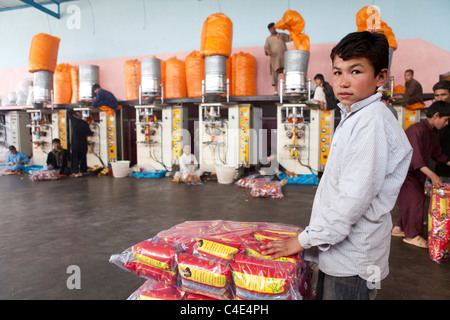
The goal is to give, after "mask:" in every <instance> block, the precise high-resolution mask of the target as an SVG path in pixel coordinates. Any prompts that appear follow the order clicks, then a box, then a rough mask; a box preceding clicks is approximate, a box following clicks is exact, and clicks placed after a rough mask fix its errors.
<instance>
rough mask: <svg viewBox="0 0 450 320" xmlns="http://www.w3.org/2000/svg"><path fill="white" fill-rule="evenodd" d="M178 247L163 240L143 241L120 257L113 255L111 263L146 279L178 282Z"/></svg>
mask: <svg viewBox="0 0 450 320" xmlns="http://www.w3.org/2000/svg"><path fill="white" fill-rule="evenodd" d="M176 254H177V251H176V247H175V246H173V245H172V244H171V243H169V242H166V241H164V240H163V239H161V238H151V239H149V240H145V241H142V242H140V243H138V244H136V245H134V246H132V247H130V248H128V249H127V250H125V251H124V252H122V253H121V254H120V255H112V256H111V258H110V262H112V263H114V264H116V265H118V266H119V267H122V268H125V269H127V270H129V271H131V272H134V273H136V274H137V275H139V276H141V277H143V278H145V279H155V280H159V281H167V282H170V283H174V282H176V277H177V268H176V261H175V257H176Z"/></svg>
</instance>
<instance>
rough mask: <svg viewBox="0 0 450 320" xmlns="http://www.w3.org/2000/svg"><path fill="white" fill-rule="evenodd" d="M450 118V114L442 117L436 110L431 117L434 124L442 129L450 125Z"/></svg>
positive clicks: (438, 128)
mask: <svg viewBox="0 0 450 320" xmlns="http://www.w3.org/2000/svg"><path fill="white" fill-rule="evenodd" d="M449 119H450V116H445V117H440V116H439V113H438V112H436V113H435V114H434V116H433V117H432V118H431V120H432V126H433V127H434V128H436V129H437V130H441V129H442V128H444V127H445V126H446V125H448V121H449Z"/></svg>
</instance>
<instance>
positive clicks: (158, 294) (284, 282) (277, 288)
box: [110, 220, 313, 300]
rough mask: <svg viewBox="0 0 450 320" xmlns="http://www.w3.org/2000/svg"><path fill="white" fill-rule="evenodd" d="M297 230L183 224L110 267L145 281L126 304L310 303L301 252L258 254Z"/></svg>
mask: <svg viewBox="0 0 450 320" xmlns="http://www.w3.org/2000/svg"><path fill="white" fill-rule="evenodd" d="M301 231H302V229H301V228H299V227H297V226H293V225H287V224H278V223H265V222H236V221H223V220H210V221H186V222H184V223H181V224H178V225H175V226H174V227H172V228H170V229H168V230H163V231H161V232H159V233H158V234H157V235H155V236H154V237H153V238H150V239H147V240H144V241H142V242H140V243H137V244H135V245H133V246H131V247H129V248H127V249H125V250H124V251H123V252H122V253H119V254H113V255H112V256H111V258H110V262H111V263H113V264H115V265H117V266H119V267H120V268H122V269H124V270H126V271H129V272H133V273H135V274H136V275H137V276H139V277H142V278H144V279H146V280H147V281H146V282H145V283H144V284H143V285H142V286H141V287H140V288H138V289H137V290H136V291H135V292H134V293H132V294H131V295H130V297H129V299H131V300H137V299H139V300H141V299H166V300H178V299H182V300H303V299H311V298H312V295H311V293H312V290H311V280H312V276H313V272H312V271H313V270H312V269H311V267H310V265H309V264H307V263H306V262H305V261H304V260H303V254H302V253H301V254H296V255H292V256H288V257H281V258H279V259H276V260H270V259H269V257H268V256H263V255H262V254H261V249H260V247H261V246H262V245H263V244H265V243H268V242H270V241H276V240H283V239H287V238H290V237H294V236H297V235H298V234H299V233H300V232H301Z"/></svg>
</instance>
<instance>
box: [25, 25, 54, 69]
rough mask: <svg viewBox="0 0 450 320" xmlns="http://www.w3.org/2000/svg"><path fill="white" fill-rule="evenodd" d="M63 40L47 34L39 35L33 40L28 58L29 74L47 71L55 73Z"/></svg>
mask: <svg viewBox="0 0 450 320" xmlns="http://www.w3.org/2000/svg"><path fill="white" fill-rule="evenodd" d="M60 41H61V39H59V38H57V37H53V36H51V35H49V34H46V33H38V34H37V35H35V36H34V37H33V39H32V40H31V46H30V53H29V56H28V72H35V71H40V70H47V71H51V72H55V68H56V63H57V59H58V50H59V42H60Z"/></svg>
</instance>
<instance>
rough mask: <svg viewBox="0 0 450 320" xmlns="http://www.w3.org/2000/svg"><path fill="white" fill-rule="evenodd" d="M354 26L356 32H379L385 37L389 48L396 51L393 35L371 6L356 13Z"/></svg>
mask: <svg viewBox="0 0 450 320" xmlns="http://www.w3.org/2000/svg"><path fill="white" fill-rule="evenodd" d="M356 26H357V27H358V29H357V31H358V32H361V31H381V32H382V33H384V35H385V36H386V37H387V39H388V42H389V47H391V48H394V50H397V47H398V45H397V41H396V40H395V35H394V33H393V31H392V28H390V27H389V26H388V25H387V24H386V22H384V21H383V20H381V17H380V13H379V12H378V10H377V9H376V8H375V7H373V6H365V7H362V8H361V9H360V10H359V11H358V13H356Z"/></svg>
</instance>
